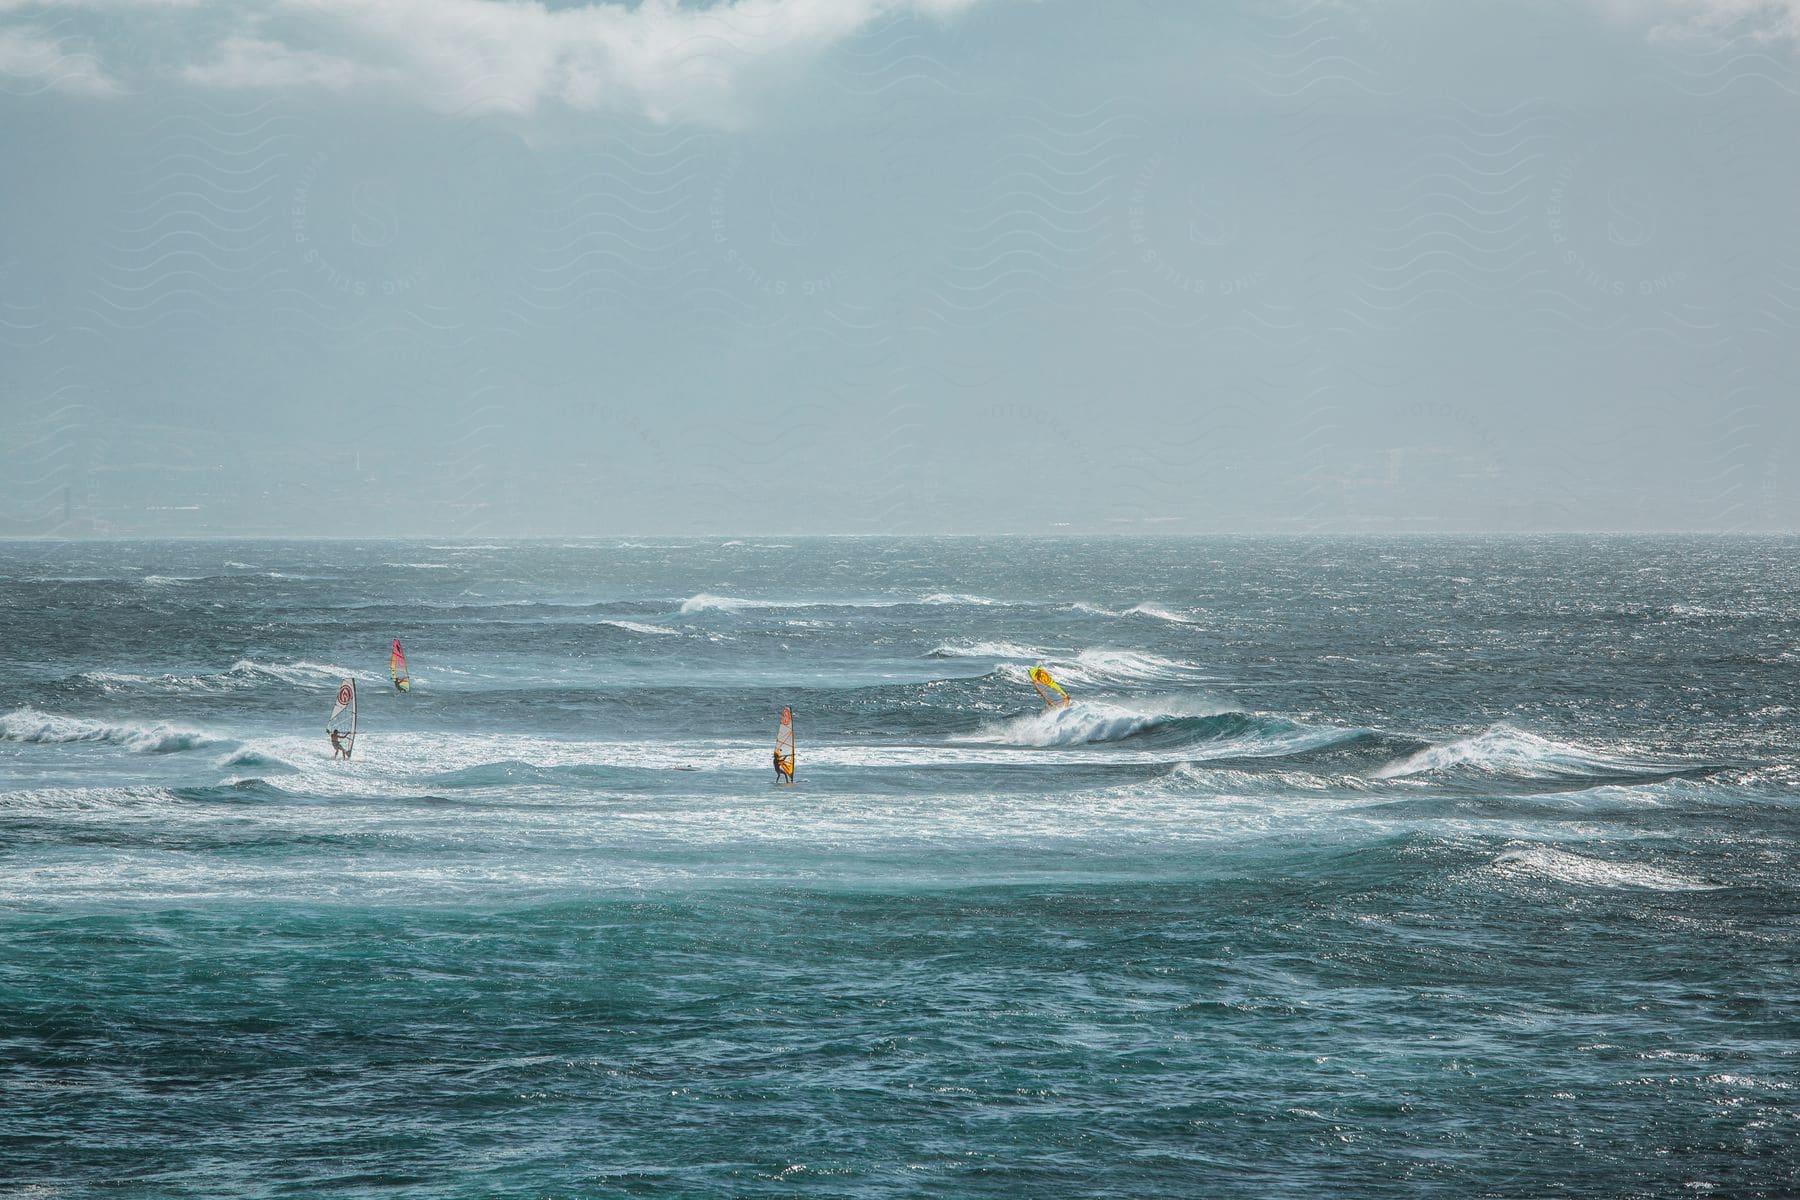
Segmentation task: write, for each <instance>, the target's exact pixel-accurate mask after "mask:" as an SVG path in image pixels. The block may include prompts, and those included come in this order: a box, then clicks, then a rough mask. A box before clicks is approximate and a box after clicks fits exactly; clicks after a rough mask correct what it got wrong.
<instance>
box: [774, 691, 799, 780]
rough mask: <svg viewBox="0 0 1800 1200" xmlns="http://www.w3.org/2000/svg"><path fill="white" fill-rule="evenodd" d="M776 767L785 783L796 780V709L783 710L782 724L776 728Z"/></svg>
mask: <svg viewBox="0 0 1800 1200" xmlns="http://www.w3.org/2000/svg"><path fill="white" fill-rule="evenodd" d="M775 769H776V770H777V771H779V772H780V773H781V775H782V782H783V783H792V782H794V710H793V709H791V708H784V709H782V710H781V724H780V726H779V727H777V729H776V730H775Z"/></svg>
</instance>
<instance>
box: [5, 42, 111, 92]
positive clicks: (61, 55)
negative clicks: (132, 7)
mask: <svg viewBox="0 0 1800 1200" xmlns="http://www.w3.org/2000/svg"><path fill="white" fill-rule="evenodd" d="M51 90H56V91H64V92H79V93H81V94H84V95H89V96H111V95H115V94H117V93H118V92H120V91H122V90H123V89H122V88H121V87H120V86H119V83H118V81H117V80H115V79H114V78H113V77H112V76H110V75H108V74H107V73H106V71H105V70H103V69H102V68H101V66H100V63H99V61H98V60H97V59H96V58H95V57H94V55H93V54H92V53H91V52H90V51H89V50H88V49H87V48H86V46H85V45H84V44H83V43H81V42H80V41H78V40H77V39H75V38H71V37H53V36H51V35H50V34H48V33H45V32H43V31H41V30H36V29H29V28H15V29H0V91H5V92H11V93H13V94H15V95H18V94H31V93H33V92H40V91H51Z"/></svg>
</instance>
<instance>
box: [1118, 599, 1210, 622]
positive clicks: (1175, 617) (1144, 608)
mask: <svg viewBox="0 0 1800 1200" xmlns="http://www.w3.org/2000/svg"><path fill="white" fill-rule="evenodd" d="M1124 615H1125V616H1128V617H1132V616H1136V617H1154V618H1155V619H1156V620H1158V621H1170V622H1172V623H1174V624H1176V625H1193V624H1196V622H1195V620H1194V618H1193V617H1191V616H1184V615H1183V614H1181V613H1177V612H1174V611H1173V610H1171V609H1167V608H1164V607H1163V606H1162V605H1160V604H1134V605H1132V606H1131V607H1130V608H1128V609H1126V610H1125V613H1124Z"/></svg>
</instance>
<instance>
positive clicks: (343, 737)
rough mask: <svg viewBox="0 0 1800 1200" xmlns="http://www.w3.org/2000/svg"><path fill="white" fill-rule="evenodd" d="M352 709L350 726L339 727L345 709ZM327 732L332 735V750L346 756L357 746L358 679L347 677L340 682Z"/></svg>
mask: <svg viewBox="0 0 1800 1200" xmlns="http://www.w3.org/2000/svg"><path fill="white" fill-rule="evenodd" d="M345 709H349V710H350V728H349V729H340V728H338V718H339V717H341V716H343V714H344V710H345ZM325 732H327V733H329V734H330V735H331V748H332V750H334V751H336V752H338V753H341V754H342V755H343V756H344V757H345V758H349V757H350V752H351V751H352V750H354V749H355V748H356V680H354V679H346V680H344V682H342V683H340V684H338V690H337V703H336V704H334V705H333V706H332V708H331V723H330V724H329V725H328V726H326V729H325ZM334 757H335V755H334Z"/></svg>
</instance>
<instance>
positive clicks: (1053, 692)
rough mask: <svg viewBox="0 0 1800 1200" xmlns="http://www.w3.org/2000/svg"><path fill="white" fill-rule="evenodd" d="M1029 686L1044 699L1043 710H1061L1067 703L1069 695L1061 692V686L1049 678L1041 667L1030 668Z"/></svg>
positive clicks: (1048, 673)
mask: <svg viewBox="0 0 1800 1200" xmlns="http://www.w3.org/2000/svg"><path fill="white" fill-rule="evenodd" d="M1031 686H1033V687H1035V688H1036V689H1037V690H1038V695H1040V696H1042V697H1043V698H1044V707H1045V708H1062V707H1063V706H1065V705H1067V704H1068V703H1069V693H1067V692H1065V691H1063V689H1062V684H1060V683H1058V682H1056V680H1054V679H1052V678H1050V672H1048V671H1046V670H1044V668H1043V667H1042V665H1039V666H1035V667H1033V668H1031Z"/></svg>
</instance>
